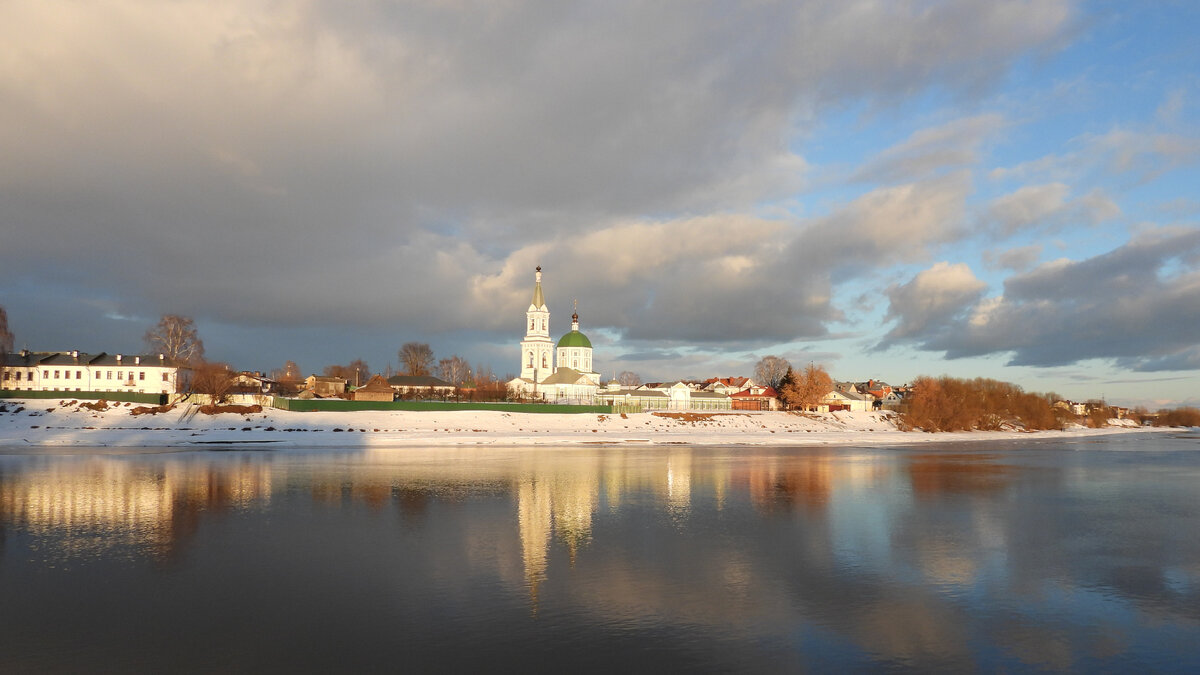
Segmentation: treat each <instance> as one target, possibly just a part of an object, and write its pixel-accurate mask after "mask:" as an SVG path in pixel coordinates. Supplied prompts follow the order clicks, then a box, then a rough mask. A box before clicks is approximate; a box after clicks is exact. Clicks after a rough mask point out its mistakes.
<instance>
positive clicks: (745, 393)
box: [730, 387, 779, 398]
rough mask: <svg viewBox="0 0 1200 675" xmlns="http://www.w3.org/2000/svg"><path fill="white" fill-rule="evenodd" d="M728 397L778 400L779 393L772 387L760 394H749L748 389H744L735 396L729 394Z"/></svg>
mask: <svg viewBox="0 0 1200 675" xmlns="http://www.w3.org/2000/svg"><path fill="white" fill-rule="evenodd" d="M730 396H736V397H737V398H779V392H777V391H775V388H774V387H767V388H766V389H763V391H762V393H760V394H754V393H751V391H750V390H749V389H746V390H744V391H739V392H738V393H736V394H730Z"/></svg>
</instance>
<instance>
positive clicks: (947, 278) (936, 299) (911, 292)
mask: <svg viewBox="0 0 1200 675" xmlns="http://www.w3.org/2000/svg"><path fill="white" fill-rule="evenodd" d="M986 288H987V284H986V283H984V282H982V281H980V280H979V279H977V278H976V277H975V275H974V274H973V273H972V272H971V268H970V267H968V266H967V265H965V264H963V263H956V264H950V263H947V262H939V263H937V264H935V265H934V266H933V267H930V268H929V269H927V270H924V271H922V272H920V273H918V274H917V275H916V276H915V277H913V278H912V279H911V280H910V281H909V282H908V283H905V284H898V285H894V286H892V287H891V288H889V289H888V290H887V291H886V293H887V296H888V299H889V300H890V301H891V302H890V305H889V306H888V312H887V316H886V317H884V321H891V320H895V321H896V326H895V327H894V328H892V330H891V331H889V332H888V334H887V337H886V338H885V342H884V343H880V346H881V347H883V346H886V341H887V340H901V339H905V338H911V337H913V336H920V335H925V334H927V333H928V332H929V331H931V330H933V331H936V330H938V328H939V327H941V326H945V325H946V324H947V323H949V322H950V320H952V319H953V318H955V317H956V316H958V315H960V314H961V313H962V312H963V311H964V310H965V309H966V308H967V307H968V306H970V305H972V304H973V303H975V302H976V301H977V300H979V298H980V296H981V295H982V294H983V291H984V290H985V289H986Z"/></svg>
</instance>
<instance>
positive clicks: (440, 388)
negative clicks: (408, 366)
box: [387, 375, 454, 398]
mask: <svg viewBox="0 0 1200 675" xmlns="http://www.w3.org/2000/svg"><path fill="white" fill-rule="evenodd" d="M387 383H388V386H390V387H391V388H392V390H393V391H395V392H396V393H397V394H399V395H400V396H402V397H405V398H446V397H447V396H453V395H454V385H453V384H451V383H449V382H447V381H445V380H443V379H440V378H437V377H434V376H432V375H393V376H392V377H389V378H388V379H387Z"/></svg>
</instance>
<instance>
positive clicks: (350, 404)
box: [271, 397, 612, 414]
mask: <svg viewBox="0 0 1200 675" xmlns="http://www.w3.org/2000/svg"><path fill="white" fill-rule="evenodd" d="M271 405H272V406H273V407H275V408H279V409H280V410H292V411H296V412H320V411H338V412H349V411H355V410H426V411H429V410H493V411H496V412H513V413H560V414H562V413H604V414H608V413H611V412H612V408H611V406H607V405H555V404H553V403H471V402H468V403H454V402H450V401H346V400H343V399H333V398H320V399H317V398H313V399H302V398H279V397H276V398H274V399H272V403H271Z"/></svg>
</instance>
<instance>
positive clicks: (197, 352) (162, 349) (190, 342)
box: [145, 314, 204, 363]
mask: <svg viewBox="0 0 1200 675" xmlns="http://www.w3.org/2000/svg"><path fill="white" fill-rule="evenodd" d="M145 340H146V344H147V346H149V347H150V349H151V350H152V351H154V352H156V353H159V354H166V356H167V358H169V359H172V360H175V361H182V362H184V363H192V362H199V361H202V360H203V359H204V343H203V342H201V341H200V337H199V336H198V335H197V334H196V324H195V323H193V322H192V317H190V316H180V315H178V314H164V315H163V317H162V318H161V319H159V320H158V324H157V325H156V326H154V327H153V328H151V329H150V330H148V331H146V336H145Z"/></svg>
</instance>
